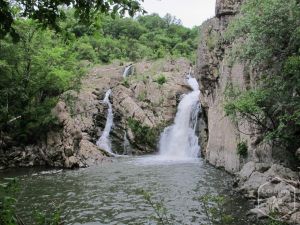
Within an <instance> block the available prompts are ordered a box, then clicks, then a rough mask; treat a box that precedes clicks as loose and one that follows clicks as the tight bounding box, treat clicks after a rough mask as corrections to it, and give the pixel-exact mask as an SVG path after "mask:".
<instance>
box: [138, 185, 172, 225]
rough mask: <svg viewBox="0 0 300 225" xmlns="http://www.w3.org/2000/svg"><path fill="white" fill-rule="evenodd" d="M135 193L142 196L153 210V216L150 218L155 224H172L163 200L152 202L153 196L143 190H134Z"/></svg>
mask: <svg viewBox="0 0 300 225" xmlns="http://www.w3.org/2000/svg"><path fill="white" fill-rule="evenodd" d="M136 193H137V194H139V195H141V196H143V198H144V200H145V201H146V203H147V204H148V205H149V206H150V207H151V208H153V210H154V213H155V214H154V216H153V217H151V218H152V219H154V221H156V222H157V224H160V225H167V224H173V223H171V222H172V220H173V216H172V215H168V211H167V208H166V207H165V206H164V204H163V202H164V200H163V199H160V201H154V200H153V195H152V194H151V193H150V192H147V191H145V190H144V189H138V190H136Z"/></svg>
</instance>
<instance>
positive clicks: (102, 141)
mask: <svg viewBox="0 0 300 225" xmlns="http://www.w3.org/2000/svg"><path fill="white" fill-rule="evenodd" d="M110 95H111V89H109V90H108V91H107V92H106V93H105V97H104V99H103V100H102V103H104V104H107V105H108V111H107V118H106V124H105V128H104V130H103V133H102V135H101V137H100V138H99V139H98V141H97V143H96V144H97V146H98V147H99V148H101V149H103V150H105V151H107V152H109V153H113V152H112V150H111V142H110V139H109V133H110V130H111V127H112V126H113V111H112V104H111V103H110V101H109V96H110Z"/></svg>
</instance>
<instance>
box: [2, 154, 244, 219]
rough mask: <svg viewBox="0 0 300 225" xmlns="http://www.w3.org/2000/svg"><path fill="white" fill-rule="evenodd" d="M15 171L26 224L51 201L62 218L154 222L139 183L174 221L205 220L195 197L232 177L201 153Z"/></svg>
mask: <svg viewBox="0 0 300 225" xmlns="http://www.w3.org/2000/svg"><path fill="white" fill-rule="evenodd" d="M8 174H9V173H8ZM33 174H35V175H34V176H31V175H33ZM12 175H14V173H13V172H11V173H10V175H9V176H12ZM15 175H17V176H21V177H22V179H21V180H22V181H21V183H22V187H24V188H23V190H22V192H21V193H22V194H21V195H20V197H19V203H18V204H19V207H18V210H19V214H20V215H21V216H22V217H23V218H25V221H28V224H30V219H29V218H30V217H31V211H32V210H35V209H39V210H47V209H49V208H51V207H49V206H51V204H52V203H53V202H54V203H55V204H60V205H61V206H62V209H63V212H64V215H66V224H78V225H79V224H85V225H96V224H97V225H99V224H110V225H111V224H153V221H151V220H150V218H151V216H152V215H153V214H154V213H153V209H152V208H151V207H150V206H149V205H148V204H146V202H145V200H144V199H143V197H142V196H140V195H138V194H137V193H136V190H137V189H140V188H143V189H144V190H146V191H149V192H151V193H152V195H153V200H154V201H160V200H161V199H162V200H163V202H164V204H165V206H166V208H167V210H168V213H169V214H172V215H174V216H175V218H176V221H175V222H174V223H173V224H207V221H206V217H205V213H204V211H203V209H202V208H201V204H200V203H199V202H198V201H197V200H196V198H197V197H199V196H200V195H203V194H206V193H210V194H218V193H223V194H224V193H225V194H227V193H228V189H229V183H230V181H231V177H230V176H229V175H228V174H226V173H225V172H222V171H220V170H217V169H215V168H212V167H211V166H209V165H207V164H206V163H204V162H203V161H202V160H201V159H196V160H195V159H193V160H191V159H186V160H180V161H176V160H164V159H159V158H158V157H157V156H150V157H137V158H130V157H128V158H121V159H117V160H116V162H115V163H111V164H104V165H101V166H95V167H90V168H87V169H80V170H75V171H59V172H54V173H52V172H50V171H47V173H41V171H32V170H28V171H27V172H22V174H21V175H20V174H16V173H15ZM1 176H2V177H5V175H4V174H2V175H1ZM234 200H235V202H236V203H237V207H236V208H234V209H233V210H232V211H235V214H236V215H238V216H240V215H241V214H242V213H244V211H245V209H246V207H244V202H243V200H242V199H240V198H238V197H236V198H235V199H234ZM240 206H242V208H240ZM236 224H247V223H245V222H243V223H238V222H237V223H236Z"/></svg>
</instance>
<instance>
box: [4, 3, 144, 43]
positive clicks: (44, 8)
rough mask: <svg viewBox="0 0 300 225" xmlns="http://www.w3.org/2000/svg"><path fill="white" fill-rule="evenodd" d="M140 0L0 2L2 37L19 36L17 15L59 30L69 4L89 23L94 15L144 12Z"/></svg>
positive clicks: (80, 18) (79, 16)
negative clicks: (15, 25)
mask: <svg viewBox="0 0 300 225" xmlns="http://www.w3.org/2000/svg"><path fill="white" fill-rule="evenodd" d="M140 2H141V1H140V0H131V1H128V0H104V1H95V0H90V1H83V0H59V1H58V0H50V1H49V0H40V1H38V2H33V1H31V0H25V1H24V0H16V1H5V0H1V1H0V3H1V4H0V5H1V8H0V15H1V17H3V18H4V19H3V20H1V22H0V38H3V37H4V36H5V35H6V34H7V33H10V34H11V35H12V36H14V37H15V39H17V38H18V35H17V34H16V32H15V28H14V27H13V23H14V22H15V21H16V17H17V16H22V17H26V18H31V19H35V20H37V21H39V23H41V24H42V25H43V26H44V27H46V26H48V27H52V28H54V29H56V30H60V27H59V21H60V20H64V19H65V17H66V14H65V11H64V10H63V9H64V8H65V7H66V6H67V7H73V8H74V9H75V15H76V17H77V18H78V19H79V20H80V22H82V23H85V24H90V23H91V22H92V21H93V19H94V17H95V15H97V14H99V12H100V13H109V14H111V16H112V17H115V16H116V15H121V16H123V15H125V13H128V14H129V15H130V16H133V15H134V14H135V13H137V12H145V11H144V10H143V9H142V7H141V5H140Z"/></svg>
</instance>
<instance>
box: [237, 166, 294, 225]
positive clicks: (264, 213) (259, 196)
mask: <svg viewBox="0 0 300 225" xmlns="http://www.w3.org/2000/svg"><path fill="white" fill-rule="evenodd" d="M236 181H237V185H238V190H239V191H240V192H241V193H243V194H244V195H245V196H246V197H248V198H250V199H254V200H255V201H256V203H257V206H256V207H255V208H254V209H252V210H250V213H249V214H250V215H255V216H257V217H258V218H261V219H263V218H267V217H272V218H273V219H278V220H284V221H288V222H289V223H290V224H299V223H300V220H297V218H299V212H300V182H299V174H298V173H296V172H294V171H292V170H290V169H288V168H286V167H284V166H282V165H278V164H267V163H255V162H252V161H251V162H248V163H246V164H245V165H244V167H243V168H242V170H241V171H240V172H239V173H238V175H237V180H236Z"/></svg>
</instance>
